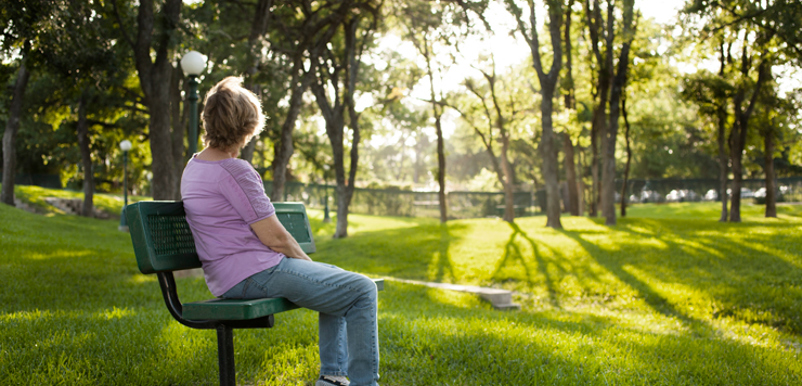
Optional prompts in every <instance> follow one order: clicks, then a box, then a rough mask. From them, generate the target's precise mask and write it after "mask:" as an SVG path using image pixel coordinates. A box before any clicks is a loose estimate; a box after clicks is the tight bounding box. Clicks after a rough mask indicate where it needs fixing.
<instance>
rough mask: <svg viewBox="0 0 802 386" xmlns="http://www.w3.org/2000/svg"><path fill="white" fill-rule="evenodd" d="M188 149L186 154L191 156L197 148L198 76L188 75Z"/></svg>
mask: <svg viewBox="0 0 802 386" xmlns="http://www.w3.org/2000/svg"><path fill="white" fill-rule="evenodd" d="M187 100H189V149H188V151H187V154H188V155H189V157H190V158H191V157H192V155H193V154H195V152H196V151H197V150H198V77H197V76H196V75H190V76H189V96H188V97H187Z"/></svg>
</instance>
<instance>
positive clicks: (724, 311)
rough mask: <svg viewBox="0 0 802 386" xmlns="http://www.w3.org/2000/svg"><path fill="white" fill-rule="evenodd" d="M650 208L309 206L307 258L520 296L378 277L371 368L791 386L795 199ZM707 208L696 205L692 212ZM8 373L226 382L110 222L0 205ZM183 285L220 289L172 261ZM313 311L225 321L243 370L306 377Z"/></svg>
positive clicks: (58, 378) (797, 262)
mask: <svg viewBox="0 0 802 386" xmlns="http://www.w3.org/2000/svg"><path fill="white" fill-rule="evenodd" d="M760 210H761V208H760V207H754V206H751V205H747V206H745V207H744V212H743V217H744V222H743V223H741V224H721V223H718V222H717V221H716V220H717V219H718V214H717V207H716V206H715V204H676V205H643V206H635V207H632V208H630V210H629V213H630V218H626V219H619V223H618V225H616V226H613V227H608V226H605V225H603V224H604V223H603V221H602V220H600V219H589V218H572V217H564V218H563V219H562V221H563V225H564V227H565V229H564V230H560V231H556V230H551V229H547V228H545V227H544V224H545V219H544V218H542V217H532V218H523V219H519V220H517V221H516V224H515V225H514V226H511V225H509V224H507V223H505V222H502V221H500V220H496V219H474V220H459V221H452V222H449V223H448V224H447V225H444V226H443V225H440V224H439V223H438V222H437V221H436V220H431V219H419V218H390V217H378V216H361V215H352V216H349V220H350V224H351V227H350V229H349V233H350V237H348V238H347V239H343V240H333V239H331V237H330V236H331V234H332V233H333V226H334V225H333V223H330V224H323V223H322V221H321V219H322V217H323V216H322V213H321V212H319V211H315V210H310V216H311V217H312V223H313V228H314V229H315V233H316V243H317V246H318V251H319V252H318V253H317V254H315V255H312V257H313V258H314V259H316V260H320V261H325V262H329V263H333V264H337V265H340V266H342V267H344V268H347V269H352V270H355V271H359V272H363V273H365V274H367V275H369V276H373V277H387V278H404V279H417V280H431V281H441V282H454V283H464V284H479V285H485V286H493V287H499V288H507V289H511V290H513V291H515V293H516V295H515V301H517V302H518V303H520V304H521V305H522V309H521V310H520V311H508V312H500V311H495V310H493V309H492V307H490V305H489V304H487V303H485V302H483V301H481V300H479V299H477V298H476V297H475V296H473V295H468V294H462V293H454V292H449V291H443V290H437V289H430V288H425V287H421V286H416V285H410V284H402V283H397V282H392V281H389V282H388V283H387V286H386V290H385V291H384V292H382V293H380V305H379V308H380V310H379V325H380V341H381V355H382V357H381V361H382V362H381V372H382V382H381V383H382V385H468V384H471V385H474V384H476V385H535V384H538V385H541V384H542V385H586V384H590V385H608V384H610V385H647V384H648V385H719V384H725V385H797V384H800V383H802V362H801V361H800V359H801V358H800V353H801V352H802V320H800V316H799V310H800V308H802V307H800V306H802V257H801V256H802V243H800V240H802V210H800V207H798V206H797V207H794V206H782V207H780V208H779V211H780V218H778V219H764V218H762V217H761V212H760ZM700 216H701V217H700ZM0 220H2V221H0V282H2V283H5V284H6V285H5V288H6V289H5V290H4V291H2V292H1V294H2V295H0V296H1V297H0V384H3V385H30V384H48V385H50V384H67V385H76V384H85V385H90V384H91V385H97V384H101V385H131V384H134V385H156V384H158V385H167V384H173V385H199V384H200V385H203V384H216V383H217V362H216V340H215V335H214V332H212V331H199V330H192V329H188V328H186V327H183V326H181V325H180V324H178V323H177V322H175V321H174V320H173V319H172V318H171V317H170V316H169V314H168V313H167V310H166V309H165V307H164V304H163V302H162V299H161V295H160V292H159V290H158V284H157V283H156V281H155V278H154V277H152V276H145V275H142V274H140V273H139V272H138V270H137V268H136V263H135V261H134V257H133V252H132V250H131V246H130V240H129V239H128V235H127V234H125V233H121V232H118V231H117V230H116V229H117V223H116V222H115V221H114V220H108V221H101V220H93V219H84V218H78V217H73V216H65V215H59V214H55V215H51V216H47V217H46V216H39V215H33V214H29V213H26V212H23V211H20V210H17V209H14V208H10V207H7V206H4V205H0ZM178 280H179V289H181V290H182V292H181V296H182V298H183V299H185V300H188V301H191V300H199V299H204V298H208V297H210V296H211V295H210V294H209V293H208V290H207V289H206V288H205V284H204V283H203V279H202V278H193V277H189V278H182V279H178ZM316 330H317V318H316V316H315V314H314V313H312V312H310V311H307V310H297V311H292V312H289V313H285V314H280V315H278V316H277V317H276V327H275V328H273V329H272V330H238V331H237V332H236V349H237V352H236V360H237V370H238V373H237V376H238V380H239V382H240V383H241V384H254V385H311V384H312V380H313V379H314V378H315V376H316V372H317V367H318V354H317V344H316V342H317V334H316Z"/></svg>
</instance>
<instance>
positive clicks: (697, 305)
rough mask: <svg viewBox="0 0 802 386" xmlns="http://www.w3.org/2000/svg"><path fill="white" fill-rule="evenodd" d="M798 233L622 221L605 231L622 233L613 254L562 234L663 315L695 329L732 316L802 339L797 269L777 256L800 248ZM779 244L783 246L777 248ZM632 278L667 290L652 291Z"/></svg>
mask: <svg viewBox="0 0 802 386" xmlns="http://www.w3.org/2000/svg"><path fill="white" fill-rule="evenodd" d="M795 227H798V225H794V224H782V223H775V224H751V225H743V224H718V223H715V224H713V223H711V224H708V223H704V222H693V221H690V222H689V221H688V220H656V219H645V218H634V219H621V220H620V221H619V224H618V225H617V226H615V227H611V228H610V232H622V235H620V236H619V235H612V236H611V237H616V238H620V240H619V241H616V246H617V247H619V248H620V249H619V250H617V251H613V250H610V249H605V248H603V247H600V246H599V245H598V244H597V243H595V242H592V241H590V239H591V237H588V236H589V235H588V234H586V233H585V232H581V231H568V230H566V231H563V233H564V234H565V235H566V236H568V237H571V238H572V239H574V240H576V241H577V243H579V244H580V245H581V246H582V247H583V248H584V249H585V250H586V251H587V252H588V254H589V255H590V256H591V257H592V258H593V259H595V260H596V261H597V262H598V263H599V264H600V265H601V266H603V267H604V268H605V269H607V270H608V271H609V272H610V273H612V274H613V275H615V276H616V277H617V278H618V279H620V280H621V281H622V282H624V283H626V284H627V285H628V286H629V287H631V288H632V289H633V290H635V291H636V292H637V293H638V296H639V297H640V298H642V299H643V300H644V301H645V302H646V303H647V304H648V305H649V306H650V307H651V308H653V309H654V310H656V311H657V312H660V313H661V314H663V315H665V316H672V317H676V318H678V319H679V320H681V321H683V323H686V324H690V325H694V326H696V327H700V326H702V325H708V324H709V323H710V321H711V320H713V319H715V318H719V317H729V318H734V319H737V320H741V321H744V322H748V323H759V324H764V325H768V326H770V327H773V328H780V329H784V330H786V331H788V332H792V333H799V332H802V321H800V316H799V314H798V306H799V304H800V303H801V302H802V289H800V288H802V270H800V269H799V267H798V266H797V265H795V264H793V261H789V260H788V259H789V255H793V254H794V253H793V252H791V253H790V254H789V253H788V251H787V250H786V251H785V252H783V251H781V250H780V249H782V248H783V247H784V246H785V247H786V248H790V249H793V248H796V249H799V248H800V247H799V246H798V243H797V242H795V241H793V238H794V237H793V234H794V231H793V229H794V228H795ZM785 229H788V230H789V231H788V232H785ZM788 233H790V234H791V235H790V236H789V235H788ZM797 234H798V233H797ZM769 238H772V240H770V239H769ZM777 238H780V239H782V240H785V241H783V242H782V243H779V244H778V241H777ZM630 240H632V241H631V242H630ZM778 245H779V247H778ZM767 252H768V253H767ZM800 252H802V251H800ZM783 253H785V254H783ZM797 255H798V254H797ZM636 272H640V273H642V274H643V275H647V276H649V277H652V278H654V280H656V281H659V282H662V283H665V286H661V287H659V288H658V287H654V284H650V283H647V282H645V281H644V279H643V278H642V277H641V274H638V276H636V275H635V274H634V273H636ZM780 287H782V288H784V290H782V291H778V288H780ZM667 291H668V292H667ZM661 293H663V294H665V293H670V294H671V295H662V294H661ZM666 296H669V297H668V298H667V297H666ZM686 296H687V297H686ZM705 328H706V327H705Z"/></svg>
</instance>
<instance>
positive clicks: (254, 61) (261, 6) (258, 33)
mask: <svg viewBox="0 0 802 386" xmlns="http://www.w3.org/2000/svg"><path fill="white" fill-rule="evenodd" d="M272 8H273V0H259V1H258V2H257V4H256V8H255V9H254V15H253V21H252V22H251V32H250V33H249V34H248V50H249V51H248V58H249V59H250V61H251V66H250V67H249V68H248V69H247V70H246V71H245V73H246V74H248V77H249V80H248V89H249V90H251V91H252V92H253V93H254V94H256V95H257V96H258V97H259V100H260V101H261V100H262V92H261V91H262V90H261V87H260V85H258V84H256V83H254V82H253V80H252V79H250V77H252V76H254V75H256V73H258V72H259V65H260V63H261V60H262V49H261V47H260V46H259V45H258V44H257V43H258V42H259V39H260V38H261V37H262V36H263V35H264V34H265V32H266V31H267V28H268V27H269V21H270V14H271V9H272ZM258 141H259V138H256V137H254V138H251V141H250V142H248V144H247V145H245V147H244V148H242V151H240V158H242V159H244V160H246V161H248V162H249V163H252V161H253V153H254V151H255V149H256V142H258ZM273 186H275V182H274V185H273ZM283 188H284V187H283V186H282V189H283Z"/></svg>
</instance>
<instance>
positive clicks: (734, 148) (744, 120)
mask: <svg viewBox="0 0 802 386" xmlns="http://www.w3.org/2000/svg"><path fill="white" fill-rule="evenodd" d="M746 50H747V47H746V46H744V48H743V55H742V59H741V61H742V65H741V74H742V75H743V76H748V75H749V66H750V63H751V60H750V58H748V56H747V51H746ZM770 71H771V69H770V68H769V63H768V59H766V58H765V57H763V58H762V59H761V62H760V65H759V66H758V78H757V83H755V86H754V90H753V91H752V97H751V99H750V101H749V105H748V106H747V107H746V109H742V107H743V102H744V99H745V95H746V90H745V89H744V87H745V86H743V85H741V86H739V89H738V91H737V93H736V95H735V97H733V107H734V110H735V122H734V123H733V127H732V132H731V133H730V157H731V158H732V174H733V180H732V203H731V205H730V222H741V186H742V182H743V167H742V160H743V151H744V146H745V145H746V138H747V135H746V134H747V130H748V129H749V118H750V117H751V116H752V112H754V109H755V104H756V103H757V98H758V95H759V94H760V89H761V87H762V86H763V84H764V83H765V82H766V79H767V78H768V76H769V72H770Z"/></svg>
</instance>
